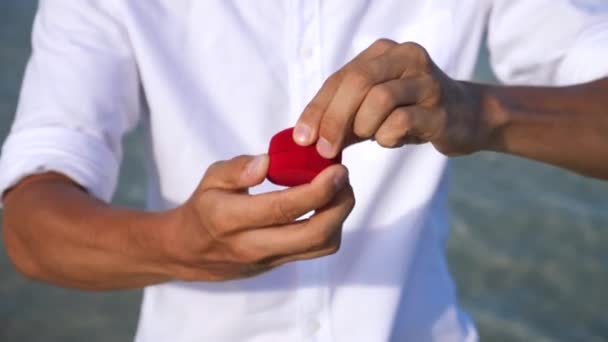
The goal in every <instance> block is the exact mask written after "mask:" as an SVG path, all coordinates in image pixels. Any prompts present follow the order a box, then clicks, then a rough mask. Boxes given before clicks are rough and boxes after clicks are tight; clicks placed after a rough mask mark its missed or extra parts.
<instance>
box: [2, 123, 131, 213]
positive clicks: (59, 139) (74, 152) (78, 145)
mask: <svg viewBox="0 0 608 342" xmlns="http://www.w3.org/2000/svg"><path fill="white" fill-rule="evenodd" d="M119 159H120V157H119V156H116V155H114V154H113V153H112V151H111V150H110V149H109V148H108V147H107V146H106V145H105V144H104V143H103V142H102V141H100V140H99V139H98V138H95V137H92V136H90V135H88V134H86V133H84V132H81V131H78V130H75V129H69V128H63V127H41V128H27V129H23V130H18V131H14V132H12V133H11V134H10V135H9V136H8V138H7V140H6V142H5V143H4V146H3V148H2V155H1V156H0V194H3V193H4V192H5V191H6V190H8V189H9V188H11V187H12V186H14V185H16V184H17V183H18V182H19V181H20V180H22V179H23V178H25V177H27V176H30V175H34V174H40V173H44V172H48V171H55V172H59V173H62V174H64V175H66V176H68V177H69V178H71V179H72V180H73V181H75V182H76V183H78V184H80V185H81V186H83V187H84V188H85V189H87V191H88V192H89V193H90V194H92V195H93V196H95V197H97V198H99V199H101V200H103V201H106V202H108V201H109V200H110V199H111V197H112V194H113V193H114V190H115V188H116V182H117V179H118V171H119ZM1 202H2V201H0V208H1V207H2V203H1Z"/></svg>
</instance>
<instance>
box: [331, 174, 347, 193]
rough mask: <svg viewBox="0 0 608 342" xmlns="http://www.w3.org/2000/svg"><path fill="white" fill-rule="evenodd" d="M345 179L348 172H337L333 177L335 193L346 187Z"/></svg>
mask: <svg viewBox="0 0 608 342" xmlns="http://www.w3.org/2000/svg"><path fill="white" fill-rule="evenodd" d="M347 179H348V172H338V174H337V175H335V176H334V186H335V187H336V191H338V190H341V189H342V188H343V187H344V185H346V180H347Z"/></svg>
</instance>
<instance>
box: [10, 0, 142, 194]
mask: <svg viewBox="0 0 608 342" xmlns="http://www.w3.org/2000/svg"><path fill="white" fill-rule="evenodd" d="M102 3H105V4H109V3H113V2H108V1H105V0H104V1H101V0H96V1H93V0H78V1H64V0H41V1H40V2H39V8H38V12H37V15H36V19H35V21H34V28H33V33H32V55H31V57H30V60H29V62H28V65H27V68H26V72H25V76H24V80H23V84H22V89H21V94H20V99H19V104H18V107H17V113H16V117H15V121H14V123H13V125H12V127H11V131H10V133H9V135H8V137H7V139H6V141H5V142H4V145H3V147H2V152H1V155H0V194H1V193H4V192H5V190H7V189H8V188H10V187H11V186H13V185H15V184H16V183H17V182H19V180H21V179H22V178H24V177H26V176H28V175H32V174H36V173H41V172H46V171H56V172H60V173H62V174H65V175H66V176H68V177H70V178H71V179H73V180H74V181H75V182H77V183H79V184H80V185H82V186H83V187H85V188H86V189H87V190H88V191H89V192H90V193H91V194H92V195H94V196H96V197H97V198H99V199H102V200H105V201H108V200H110V198H111V196H112V194H113V192H114V189H115V187H116V183H117V178H118V171H119V164H120V160H121V158H122V150H121V148H122V147H121V140H122V137H123V135H124V134H125V133H126V132H127V131H129V130H131V129H132V128H133V127H134V126H135V125H136V124H137V121H138V118H139V115H140V107H141V104H140V97H141V96H140V85H139V76H138V73H137V67H136V65H135V61H134V59H133V57H132V50H131V48H130V45H129V40H128V38H127V35H126V32H125V29H124V28H123V27H121V25H120V21H119V20H118V18H117V17H116V16H115V15H114V14H112V13H111V11H110V10H109V9H108V8H106V7H104V5H102Z"/></svg>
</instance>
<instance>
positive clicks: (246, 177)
mask: <svg viewBox="0 0 608 342" xmlns="http://www.w3.org/2000/svg"><path fill="white" fill-rule="evenodd" d="M267 172H268V155H266V154H262V155H258V156H247V155H243V156H238V157H234V158H232V159H230V160H224V161H219V162H216V163H214V164H212V165H211V166H210V167H209V168H208V169H207V172H205V176H204V177H203V180H202V182H201V186H202V187H204V188H219V189H224V190H244V189H247V188H250V187H252V186H255V185H258V184H260V183H262V182H263V181H264V178H266V173H267Z"/></svg>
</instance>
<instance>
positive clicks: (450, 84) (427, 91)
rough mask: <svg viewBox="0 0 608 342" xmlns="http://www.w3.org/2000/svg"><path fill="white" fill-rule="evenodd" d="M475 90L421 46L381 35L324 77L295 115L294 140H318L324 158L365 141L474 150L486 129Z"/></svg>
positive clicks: (458, 152)
mask: <svg viewBox="0 0 608 342" xmlns="http://www.w3.org/2000/svg"><path fill="white" fill-rule="evenodd" d="M481 90H482V88H481V87H480V86H478V85H475V84H472V83H466V82H458V81H455V80H453V79H451V78H450V77H448V76H447V75H446V74H445V73H444V72H443V71H441V70H440V69H439V68H438V67H437V65H435V63H434V62H433V61H432V60H431V58H430V56H429V54H428V53H427V51H426V50H425V49H424V48H423V47H421V46H420V45H418V44H416V43H403V44H398V43H396V42H393V41H391V40H386V39H381V40H378V41H376V42H375V43H374V44H372V45H371V46H370V47H369V48H367V49H366V50H364V51H363V52H361V53H360V54H359V55H358V56H357V57H355V58H354V59H353V60H352V61H351V62H349V63H348V64H346V65H345V66H344V67H343V68H342V69H340V70H338V71H337V72H336V73H334V74H333V75H332V76H331V77H329V78H328V79H327V81H326V82H325V83H324V84H323V86H322V87H321V89H320V90H319V92H318V93H317V94H316V96H315V97H314V98H313V99H312V101H311V102H310V103H309V104H308V106H307V107H306V108H305V110H304V112H303V113H302V115H301V116H300V118H299V120H298V123H297V125H296V128H295V130H294V140H295V141H296V142H297V143H298V144H300V145H305V146H306V145H310V144H313V143H315V142H316V146H317V150H318V152H319V153H320V154H321V155H322V156H323V157H325V158H333V157H334V156H336V155H337V154H338V152H339V151H340V150H342V149H343V148H344V147H345V146H348V145H350V144H353V143H356V142H359V141H363V140H367V139H374V140H376V141H377V142H378V144H380V145H381V146H384V147H388V148H395V147H400V146H402V145H404V144H419V143H425V142H431V143H432V144H433V145H434V146H435V148H436V149H437V150H439V151H440V152H442V153H444V154H446V155H461V154H468V153H472V152H475V151H477V150H479V149H481V148H482V147H483V146H484V144H486V143H487V141H488V138H489V136H490V135H491V131H492V130H491V129H490V128H489V127H491V125H489V124H488V120H487V119H486V118H485V117H484V115H483V113H482V111H481V109H480V108H481V105H480V102H481V101H480V98H481V96H480V94H479V93H480V92H481Z"/></svg>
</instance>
